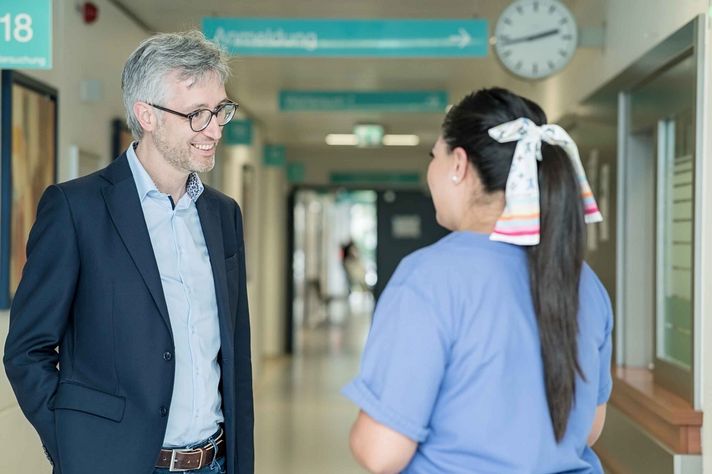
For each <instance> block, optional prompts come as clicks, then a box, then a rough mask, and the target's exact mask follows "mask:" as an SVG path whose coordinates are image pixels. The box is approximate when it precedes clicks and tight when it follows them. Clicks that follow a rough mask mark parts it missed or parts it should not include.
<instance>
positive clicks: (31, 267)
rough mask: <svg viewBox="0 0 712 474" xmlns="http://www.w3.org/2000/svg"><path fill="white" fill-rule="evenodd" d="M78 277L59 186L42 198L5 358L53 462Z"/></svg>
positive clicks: (69, 217)
mask: <svg viewBox="0 0 712 474" xmlns="http://www.w3.org/2000/svg"><path fill="white" fill-rule="evenodd" d="M78 275H79V251H78V246H77V240H76V232H75V228H74V223H73V219H72V215H71V210H70V207H69V203H68V201H67V198H66V196H65V194H64V192H63V191H62V190H61V189H60V188H59V187H58V186H55V185H53V186H50V187H49V188H47V190H45V192H44V194H43V195H42V198H41V199H40V203H39V206H38V208H37V219H36V221H35V224H34V225H33V226H32V230H31V231H30V236H29V240H28V242H27V263H26V264H25V268H24V270H23V274H22V279H21V281H20V285H19V287H18V289H17V292H16V293H15V297H14V300H13V304H12V308H11V311H10V329H9V332H8V336H7V340H6V342H5V355H4V358H3V362H4V364H5V371H6V372H7V377H8V379H9V380H10V384H11V385H12V388H13V390H14V391H15V395H16V397H17V401H18V403H19V405H20V408H21V409H22V411H23V413H24V414H25V416H26V417H27V419H28V420H29V421H30V423H32V425H33V426H34V427H35V429H36V430H37V433H38V434H39V436H40V438H41V440H42V444H43V445H44V448H45V451H46V452H47V453H48V456H49V457H50V462H53V463H54V461H56V460H57V459H58V453H57V443H56V439H55V426H54V413H53V412H52V409H51V401H52V398H53V396H54V393H55V391H56V388H57V384H58V380H59V372H58V369H57V363H58V361H59V355H58V353H57V347H58V346H59V343H60V341H61V339H62V337H63V335H64V332H65V330H66V327H67V324H68V321H69V316H70V311H71V307H72V302H73V300H74V292H75V289H76V286H77V279H78Z"/></svg>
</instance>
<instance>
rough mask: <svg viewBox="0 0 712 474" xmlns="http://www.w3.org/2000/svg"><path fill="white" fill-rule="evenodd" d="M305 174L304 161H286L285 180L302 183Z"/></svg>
mask: <svg viewBox="0 0 712 474" xmlns="http://www.w3.org/2000/svg"><path fill="white" fill-rule="evenodd" d="M305 176H306V169H305V168H304V163H298V162H291V163H287V181H288V182H290V183H303V182H304V177H305Z"/></svg>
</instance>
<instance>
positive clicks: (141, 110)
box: [133, 102, 158, 132]
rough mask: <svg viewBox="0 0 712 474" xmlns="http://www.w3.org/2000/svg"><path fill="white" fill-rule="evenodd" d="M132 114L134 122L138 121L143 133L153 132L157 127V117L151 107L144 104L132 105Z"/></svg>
mask: <svg viewBox="0 0 712 474" xmlns="http://www.w3.org/2000/svg"><path fill="white" fill-rule="evenodd" d="M133 113H134V116H135V117H136V120H138V123H140V124H141V128H143V129H144V130H145V131H147V132H153V131H154V130H155V129H156V126H157V125H158V116H157V115H156V111H155V110H154V109H153V107H151V106H150V105H148V104H147V103H146V102H136V103H134V106H133Z"/></svg>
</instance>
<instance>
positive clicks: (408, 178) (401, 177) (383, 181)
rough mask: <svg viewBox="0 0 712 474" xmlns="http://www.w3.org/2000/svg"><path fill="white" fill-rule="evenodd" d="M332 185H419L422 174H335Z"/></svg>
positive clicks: (399, 172) (369, 172)
mask: <svg viewBox="0 0 712 474" xmlns="http://www.w3.org/2000/svg"><path fill="white" fill-rule="evenodd" d="M330 178H331V179H330V181H331V184H344V185H345V184H359V185H366V184H370V185H417V184H420V173H413V172H408V171H351V172H346V171H344V172H334V173H331V176H330Z"/></svg>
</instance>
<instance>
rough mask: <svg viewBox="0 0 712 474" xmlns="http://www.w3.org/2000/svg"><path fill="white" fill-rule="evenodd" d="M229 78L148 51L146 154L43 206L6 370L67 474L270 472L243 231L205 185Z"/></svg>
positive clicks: (127, 89)
mask: <svg viewBox="0 0 712 474" xmlns="http://www.w3.org/2000/svg"><path fill="white" fill-rule="evenodd" d="M228 76H229V66H228V63H227V59H226V56H225V54H224V53H223V51H222V50H220V49H219V48H218V47H217V46H215V45H214V44H212V43H210V42H208V41H206V40H205V38H204V37H203V35H202V34H201V33H199V32H189V33H177V34H159V35H156V36H154V37H151V38H149V39H147V40H146V41H144V42H143V43H142V44H141V45H140V46H139V47H138V48H137V49H136V50H135V51H134V52H133V53H132V54H131V56H130V57H129V59H128V61H127V63H126V65H125V67H124V71H123V76H122V88H123V99H124V105H125V107H126V113H127V119H128V124H129V127H130V128H131V131H132V133H133V136H134V138H135V140H136V142H134V143H133V144H132V145H131V146H130V147H129V148H128V149H127V150H126V151H125V152H124V153H123V154H122V155H121V156H119V157H118V158H116V159H115V160H114V161H113V162H112V163H111V164H110V165H109V166H107V167H106V168H104V169H103V170H100V171H98V172H96V173H93V174H90V175H88V176H86V177H83V178H79V179H76V180H73V181H69V182H66V183H62V184H58V185H53V186H50V187H49V188H48V189H47V190H46V191H45V193H44V195H43V197H42V199H41V200H40V203H39V206H38V210H37V220H36V222H35V224H34V226H33V228H32V231H31V233H30V237H29V241H28V245H27V255H28V259H27V264H26V265H25V269H24V274H23V278H22V281H21V283H20V285H19V288H18V290H17V293H16V296H15V299H14V302H13V306H12V310H11V313H10V331H9V334H8V337H7V342H6V344H5V357H4V363H5V369H6V371H7V375H8V378H9V380H10V383H11V384H12V387H13V389H14V391H15V394H16V395H17V399H18V402H19V404H20V407H21V408H22V411H23V412H24V414H25V416H26V417H27V418H28V420H29V421H30V422H31V423H32V425H33V426H34V427H35V429H36V430H37V432H38V434H39V436H40V439H41V440H42V444H43V445H44V447H45V452H46V453H47V456H48V458H49V460H50V462H51V463H53V465H54V473H55V474H153V473H155V474H164V473H167V472H169V470H170V471H182V472H188V473H191V474H207V473H211V474H217V473H224V472H227V473H229V474H251V473H252V472H253V471H254V468H253V463H254V462H253V458H254V454H253V452H254V449H253V405H252V375H251V362H250V327H249V317H248V307H247V291H246V287H245V251H244V244H243V229H242V216H241V213H240V208H239V207H238V205H237V204H236V203H235V201H233V200H232V199H230V198H229V197H227V196H225V195H223V194H221V193H219V192H218V191H216V190H214V189H211V188H209V187H207V186H204V185H203V184H202V183H201V181H200V177H199V176H198V173H203V172H207V171H210V170H211V169H212V168H213V166H214V164H215V152H216V147H217V144H218V142H219V140H220V137H221V134H222V127H223V126H224V125H225V124H227V123H228V122H229V121H230V120H231V119H232V117H233V116H234V114H235V110H236V109H237V104H236V103H234V102H232V101H231V100H230V99H229V98H228V97H227V94H226V92H225V82H226V81H227V78H228ZM21 471H22V466H18V471H17V472H21Z"/></svg>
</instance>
